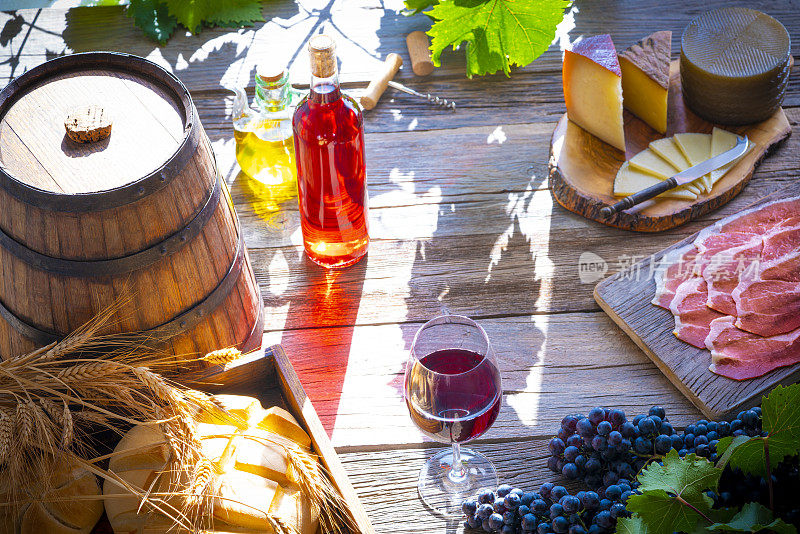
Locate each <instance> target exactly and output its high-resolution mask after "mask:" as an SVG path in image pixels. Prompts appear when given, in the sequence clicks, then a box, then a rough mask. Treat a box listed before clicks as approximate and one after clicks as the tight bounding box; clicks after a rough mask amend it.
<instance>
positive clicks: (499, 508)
mask: <svg viewBox="0 0 800 534" xmlns="http://www.w3.org/2000/svg"><path fill="white" fill-rule="evenodd" d="M492 508H493V509H494V511H495V512H497V513H498V514H502V513H503V512H505V511H506V505H505V499H503V498H502V497H498V498H496V499H495V500H494V503H492Z"/></svg>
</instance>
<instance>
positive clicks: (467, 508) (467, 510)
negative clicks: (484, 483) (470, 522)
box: [461, 499, 478, 517]
mask: <svg viewBox="0 0 800 534" xmlns="http://www.w3.org/2000/svg"><path fill="white" fill-rule="evenodd" d="M477 510H478V502H477V501H475V500H472V499H467V500H466V501H464V502H463V503H461V511H462V512H464V515H465V516H467V517H469V516H471V515H475V512H476V511H477Z"/></svg>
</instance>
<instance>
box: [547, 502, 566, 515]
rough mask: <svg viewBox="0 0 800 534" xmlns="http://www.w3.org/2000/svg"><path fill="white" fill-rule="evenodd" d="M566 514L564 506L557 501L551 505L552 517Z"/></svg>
mask: <svg viewBox="0 0 800 534" xmlns="http://www.w3.org/2000/svg"><path fill="white" fill-rule="evenodd" d="M560 515H564V507H563V506H561V505H560V504H558V503H557V502H555V503H553V504H551V505H550V519H555V518H556V517H558V516H560Z"/></svg>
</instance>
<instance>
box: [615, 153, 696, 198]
mask: <svg viewBox="0 0 800 534" xmlns="http://www.w3.org/2000/svg"><path fill="white" fill-rule="evenodd" d="M628 163H630V166H631V168H633V169H636V170H639V171H642V172H646V173H648V174H652V175H653V176H655V177H656V178H658V179H660V180H666V179H667V178H672V177H673V176H675V174H677V173H679V172H680V171H682V170H684V169H678V168H675V167H674V166H673V165H672V164H671V163H669V162H668V161H667V160H665V159H663V158H662V157H661V156H659V155H657V154H656V153H655V152H653V151H651V150H649V149H648V150H642V151H641V152H639V153H638V154H636V155H635V156H633V157H632V158H631V159H629V160H628ZM685 168H686V169H688V168H689V167H688V166H687V167H685ZM685 187H686V189H688V190H689V191H691V192H692V193H694V194H696V195H699V194H700V189H699V188H698V187H697V186H695V185H694V183H691V184H687V185H686V186H685Z"/></svg>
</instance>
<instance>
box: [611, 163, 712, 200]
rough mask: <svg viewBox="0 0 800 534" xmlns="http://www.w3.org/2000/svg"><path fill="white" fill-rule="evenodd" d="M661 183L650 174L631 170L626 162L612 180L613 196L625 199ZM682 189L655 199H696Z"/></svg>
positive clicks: (679, 188) (672, 190) (671, 191)
mask: <svg viewBox="0 0 800 534" xmlns="http://www.w3.org/2000/svg"><path fill="white" fill-rule="evenodd" d="M661 181H662V180H659V179H658V178H656V177H655V176H653V175H652V174H648V173H645V172H641V171H637V170H636V169H631V168H630V165H628V162H627V161H626V162H625V163H623V164H622V167H620V168H619V171H617V177H616V178H615V179H614V196H616V197H625V196H628V195H632V194H634V193H638V192H639V191H641V190H642V189H646V188H648V187H650V186H652V185H656V184H658V183H660V182H661ZM684 187H685V186H684ZM684 187H678V188H675V189H671V190H669V191H667V192H665V193H661V194H660V195H659V196H658V197H657V198H677V199H681V200H694V199H696V198H697V195H696V194H694V193H692V192H691V191H689V190H687V189H684Z"/></svg>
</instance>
